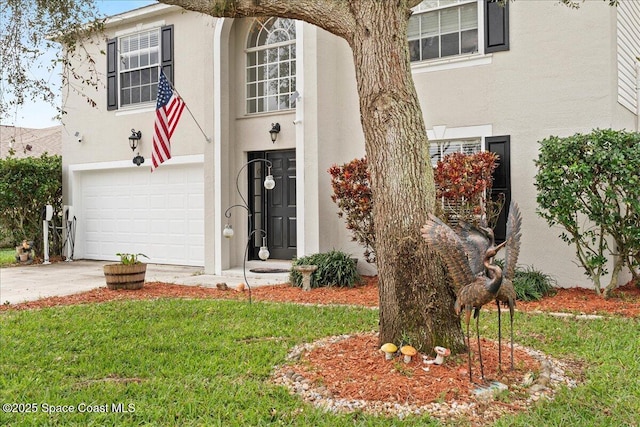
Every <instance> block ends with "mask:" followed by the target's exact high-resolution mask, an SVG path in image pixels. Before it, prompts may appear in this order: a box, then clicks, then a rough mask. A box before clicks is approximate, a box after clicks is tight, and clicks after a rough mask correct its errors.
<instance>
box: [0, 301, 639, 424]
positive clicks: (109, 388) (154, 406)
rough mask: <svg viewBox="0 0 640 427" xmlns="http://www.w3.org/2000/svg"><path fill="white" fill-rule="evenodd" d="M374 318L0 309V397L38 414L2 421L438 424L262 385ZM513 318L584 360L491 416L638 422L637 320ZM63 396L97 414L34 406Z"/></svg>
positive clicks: (321, 310) (234, 309)
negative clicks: (570, 383)
mask: <svg viewBox="0 0 640 427" xmlns="http://www.w3.org/2000/svg"><path fill="white" fill-rule="evenodd" d="M492 317H494V316H490V315H488V314H486V313H485V315H484V316H483V318H482V320H483V321H482V322H481V325H482V329H483V332H482V333H484V334H486V335H488V336H495V326H494V325H495V321H491V320H489V319H491V318H492ZM492 320H495V319H492ZM377 323H378V312H377V311H376V310H371V309H365V308H362V309H359V308H353V307H350V308H349V307H311V306H301V305H294V304H277V303H265V302H254V303H253V304H252V305H249V304H247V303H246V302H239V301H217V300H170V299H162V300H156V301H119V302H109V303H103V304H93V305H80V306H69V307H57V308H51V309H42V310H34V311H20V312H18V311H9V312H4V313H1V314H0V350H1V353H0V372H1V375H0V403H3V404H4V403H23V404H30V403H35V404H37V409H38V412H37V413H28V414H27V413H4V412H0V425H12V426H20V425H34V426H35V425H38V426H40V425H64V426H74V425H77V426H88V425H96V426H102V425H118V426H134V425H136V426H137V425H154V426H263V425H291V426H396V425H439V424H438V422H436V421H433V420H431V419H430V418H429V417H428V416H424V417H421V418H417V417H410V418H408V419H405V420H398V419H397V418H385V417H374V416H369V415H364V414H362V413H354V414H340V415H336V414H330V413H326V412H323V411H321V410H319V409H315V408H314V407H312V406H311V405H309V404H306V403H304V402H303V401H301V400H300V398H298V397H297V396H293V395H290V394H289V393H288V391H287V390H286V389H285V388H283V387H279V386H275V385H273V384H272V383H271V382H270V381H269V376H270V375H271V373H272V372H273V367H274V366H276V365H281V364H284V363H285V356H286V354H287V353H288V351H289V350H290V349H291V347H293V346H294V345H296V344H299V343H303V342H311V341H314V340H316V339H319V338H322V337H326V336H330V335H337V334H343V333H354V332H361V331H370V330H374V329H375V328H376V326H377ZM516 325H517V329H518V332H517V338H516V340H517V342H519V343H521V344H523V345H527V346H530V347H534V348H536V349H539V350H542V351H544V352H547V353H549V354H551V355H554V356H556V357H560V358H564V357H572V358H576V359H579V360H582V361H584V362H585V366H586V371H585V383H584V384H583V385H580V386H579V387H578V388H577V389H573V390H565V391H561V392H560V393H559V395H558V396H557V398H556V400H555V401H553V402H546V403H540V404H538V405H537V406H535V407H534V408H533V409H532V410H530V411H528V412H527V413H524V414H520V415H518V416H516V417H509V418H503V419H502V420H501V421H500V422H498V423H497V425H500V426H531V425H536V426H543V425H544V426H554V425H557V426H560V425H565V426H578V425H580V426H582V425H584V426H587V425H588V426H622V425H625V426H634V425H635V426H638V425H640V415H639V414H640V353H639V352H640V349H639V342H640V324H639V321H638V319H633V320H629V319H622V318H615V319H610V320H589V321H579V320H571V319H558V318H554V317H551V316H545V315H524V314H520V313H519V314H518V315H517V318H516ZM120 404H122V405H121V406H118V405H120ZM64 405H67V406H70V407H73V408H76V409H77V408H82V409H83V410H87V408H90V409H93V410H94V411H96V412H83V413H77V412H76V413H71V414H69V413H55V414H47V413H43V409H48V410H52V409H56V410H57V409H60V410H63V409H64ZM105 405H106V406H105ZM112 405H113V406H112ZM114 409H119V410H128V411H129V412H114ZM101 410H107V412H99V411H101ZM460 425H465V423H464V422H462V423H461V424H460Z"/></svg>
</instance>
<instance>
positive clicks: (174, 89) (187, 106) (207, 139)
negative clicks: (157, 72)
mask: <svg viewBox="0 0 640 427" xmlns="http://www.w3.org/2000/svg"><path fill="white" fill-rule="evenodd" d="M167 81H168V82H169V84H170V85H171V89H173V91H174V92H175V93H177V94H178V96H179V97H180V98H182V95H180V92H178V90H177V89H176V88H175V86H174V85H173V82H170V81H169V79H167ZM182 99H183V100H184V98H182ZM184 106H185V107H186V109H187V111H188V112H189V114H191V118H192V119H193V121H194V122H196V126H198V129H200V132H201V133H202V135H203V136H204V139H205V140H206V141H207V142H211V138H209V137H208V136H207V134H206V133H204V130H202V127H201V126H200V123H198V121H197V120H196V117H195V116H194V115H193V113H192V112H191V109H190V108H189V104H187V103H186V102H185V103H184Z"/></svg>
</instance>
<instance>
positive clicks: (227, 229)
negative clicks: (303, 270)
mask: <svg viewBox="0 0 640 427" xmlns="http://www.w3.org/2000/svg"><path fill="white" fill-rule="evenodd" d="M256 162H263V163H265V164H266V165H267V176H266V177H265V179H264V188H265V189H267V190H273V188H274V187H275V186H276V182H275V180H274V179H273V175H271V167H272V166H273V164H272V163H271V162H270V161H269V160H267V159H253V160H250V161H248V162H247V163H245V164H244V165H243V166H242V167H241V168H240V170H239V171H238V174H237V175H236V190H237V192H238V195H239V196H240V199H241V200H242V204H235V205H232V206H229V207H228V208H227V210H226V211H225V212H224V216H225V217H226V218H227V224H225V226H224V230H223V231H222V235H223V236H224V237H225V238H227V239H230V238H232V237H233V234H234V232H233V228H232V227H231V224H230V222H229V220H230V219H231V210H232V209H233V208H243V209H244V210H246V211H247V217H248V220H249V221H248V222H249V234H248V235H247V244H246V246H245V249H244V257H243V259H242V275H243V278H244V283H245V284H246V285H247V289H249V304H251V301H252V300H251V286H250V285H249V281H248V280H247V258H248V257H249V245H250V244H251V239H253V238H254V236H255V234H256V233H260V237H262V246H260V251H259V252H258V257H259V258H260V259H261V260H263V261H266V260H267V259H269V255H270V254H269V249H268V247H267V232H266V231H265V230H263V229H261V228H257V229H254V228H253V213H252V212H251V210H250V209H249V204H248V203H247V200H246V199H245V198H244V196H243V195H242V192H241V191H240V185H239V181H240V174H241V173H242V170H243V169H245V168H246V167H247V166H249V165H250V164H252V163H256Z"/></svg>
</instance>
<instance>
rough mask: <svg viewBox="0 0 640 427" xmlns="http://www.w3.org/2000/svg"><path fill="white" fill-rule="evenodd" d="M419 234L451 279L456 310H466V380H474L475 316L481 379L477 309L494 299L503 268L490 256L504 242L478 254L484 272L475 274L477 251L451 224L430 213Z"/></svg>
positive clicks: (492, 255)
mask: <svg viewBox="0 0 640 427" xmlns="http://www.w3.org/2000/svg"><path fill="white" fill-rule="evenodd" d="M420 231H421V233H422V237H423V238H424V239H425V240H426V241H427V243H428V244H429V246H430V247H431V248H432V249H433V250H435V251H436V252H437V253H438V254H439V255H440V256H441V257H442V259H443V261H444V263H445V264H446V266H447V269H448V270H449V274H450V276H451V279H452V280H453V285H454V289H455V290H456V294H457V298H456V302H455V306H454V308H455V312H456V314H457V315H459V314H460V313H461V312H462V310H463V309H464V311H465V324H466V326H467V353H468V354H467V355H468V362H469V381H473V375H472V372H471V346H470V342H471V341H470V334H469V322H470V320H471V311H472V310H473V317H474V318H475V319H476V332H477V340H478V358H479V359H480V376H481V378H482V379H483V380H484V366H483V363H482V351H481V349H480V330H479V329H478V326H479V322H480V309H481V308H482V306H484V305H485V304H487V303H489V302H491V301H494V300H495V299H496V295H497V294H498V291H499V290H500V285H501V284H502V269H501V268H500V267H499V266H497V265H494V264H492V260H493V257H495V255H496V254H497V252H498V250H499V249H500V248H502V247H503V246H504V245H505V243H506V242H505V243H502V244H500V245H498V246H495V245H491V246H490V247H489V248H488V249H486V250H485V252H484V254H483V255H482V258H481V261H480V262H481V263H482V265H483V269H484V271H486V273H487V275H486V276H485V275H476V274H474V273H473V271H472V267H471V266H472V265H473V266H476V265H478V260H477V252H476V251H471V252H470V253H468V252H467V250H466V247H465V243H463V241H462V239H461V238H460V236H458V234H456V233H455V232H454V231H453V229H451V227H449V226H448V225H446V224H445V223H443V222H442V221H441V220H440V219H439V218H437V217H435V216H434V215H429V220H428V221H427V223H426V224H425V225H424V226H423V227H422V228H421V229H420Z"/></svg>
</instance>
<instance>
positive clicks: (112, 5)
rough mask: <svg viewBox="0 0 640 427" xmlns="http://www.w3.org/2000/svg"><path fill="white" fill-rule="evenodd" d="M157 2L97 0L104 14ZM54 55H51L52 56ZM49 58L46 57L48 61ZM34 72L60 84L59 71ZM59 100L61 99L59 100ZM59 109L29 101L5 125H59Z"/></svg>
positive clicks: (53, 84) (149, 0) (148, 0)
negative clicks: (56, 117) (56, 118)
mask: <svg viewBox="0 0 640 427" xmlns="http://www.w3.org/2000/svg"><path fill="white" fill-rule="evenodd" d="M153 3H156V1H155V0H97V1H96V4H97V5H98V9H99V10H100V12H102V13H103V14H105V15H107V16H110V15H116V14H118V13H122V12H126V11H129V10H133V9H137V8H139V7H143V6H147V5H150V4H153ZM51 57H52V55H49V58H51ZM47 60H48V59H45V61H47ZM34 73H36V74H40V75H42V76H43V77H44V78H45V79H46V80H48V81H50V82H51V85H52V87H59V86H60V76H59V75H58V74H59V71H56V72H53V73H48V72H47V71H46V70H44V69H43V70H34ZM58 102H59V101H58ZM56 114H57V111H56V109H55V107H53V106H51V105H49V104H48V103H45V102H42V101H39V102H35V103H34V102H28V103H26V104H25V105H23V106H22V108H20V109H18V111H17V114H15V115H13V114H11V116H10V117H8V118H7V119H6V120H5V119H3V121H2V124H3V125H13V126H18V127H25V128H35V129H41V128H46V127H51V126H56V125H59V124H60V122H58V121H56V120H55V116H56Z"/></svg>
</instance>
